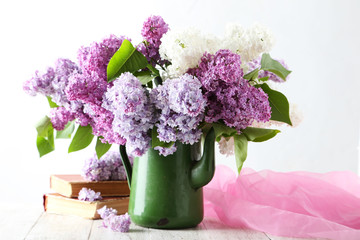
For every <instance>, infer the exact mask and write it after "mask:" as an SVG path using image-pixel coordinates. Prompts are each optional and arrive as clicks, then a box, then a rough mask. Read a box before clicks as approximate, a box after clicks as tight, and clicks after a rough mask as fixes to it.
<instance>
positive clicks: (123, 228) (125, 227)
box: [98, 206, 131, 232]
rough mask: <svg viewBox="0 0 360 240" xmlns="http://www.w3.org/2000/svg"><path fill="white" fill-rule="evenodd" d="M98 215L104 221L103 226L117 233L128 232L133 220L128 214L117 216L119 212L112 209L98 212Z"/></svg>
mask: <svg viewBox="0 0 360 240" xmlns="http://www.w3.org/2000/svg"><path fill="white" fill-rule="evenodd" d="M98 214H100V217H101V218H102V219H104V220H103V223H102V224H103V226H104V227H105V228H110V229H111V230H113V231H115V232H128V231H129V228H130V224H131V219H130V216H129V214H128V213H125V214H123V215H116V214H117V211H116V210H115V209H112V208H107V207H106V206H104V207H103V208H101V209H99V210H98Z"/></svg>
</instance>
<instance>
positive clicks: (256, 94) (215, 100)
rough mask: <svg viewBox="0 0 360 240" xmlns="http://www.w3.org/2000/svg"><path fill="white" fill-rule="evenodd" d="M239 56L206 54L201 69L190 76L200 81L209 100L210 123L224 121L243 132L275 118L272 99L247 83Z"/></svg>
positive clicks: (192, 70)
mask: <svg viewBox="0 0 360 240" xmlns="http://www.w3.org/2000/svg"><path fill="white" fill-rule="evenodd" d="M240 65H241V59H240V57H239V55H237V54H234V53H232V52H230V51H229V50H219V51H218V52H216V53H215V55H211V54H208V53H205V54H204V56H203V57H202V59H201V62H200V64H199V67H198V68H195V69H190V70H189V73H191V74H194V75H195V76H197V77H198V78H199V80H200V81H201V83H202V85H203V90H204V93H205V96H206V99H207V104H208V105H207V111H206V116H205V121H206V122H217V121H219V120H223V121H224V123H225V124H226V125H227V126H230V127H234V128H236V129H237V130H238V131H239V132H241V130H242V129H245V128H246V127H247V126H249V125H251V124H252V122H253V121H254V120H257V121H259V122H260V121H261V122H266V121H269V119H270V116H271V108H270V106H269V101H268V96H267V95H266V93H264V91H262V89H258V88H255V87H253V86H251V85H250V84H249V83H248V81H246V80H245V79H243V72H242V70H241V69H240Z"/></svg>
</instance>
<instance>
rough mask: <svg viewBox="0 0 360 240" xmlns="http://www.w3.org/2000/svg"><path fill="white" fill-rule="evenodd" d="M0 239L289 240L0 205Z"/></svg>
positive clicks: (207, 226)
mask: <svg viewBox="0 0 360 240" xmlns="http://www.w3.org/2000/svg"><path fill="white" fill-rule="evenodd" d="M0 211H1V218H0V239H1V240H12V239H16V240H18V239H19V240H20V239H26V240H42V239H49V240H72V239H74V240H98V239H101V240H108V239H111V240H113V239H133V240H137V239H141V240H142V239H164V240H167V239H171V240H177V239H184V240H192V239H194V240H201V239H214V240H220V239H241V240H262V239H264V240H285V239H287V240H290V239H299V238H284V237H276V236H271V235H269V234H265V233H262V232H257V231H253V230H249V229H232V228H229V227H227V226H225V225H223V224H221V223H219V222H217V221H216V220H212V219H204V221H203V222H202V223H201V224H200V225H199V226H197V227H196V228H191V229H184V230H158V229H148V228H143V227H139V226H137V225H135V224H131V226H130V231H129V232H128V233H120V232H113V231H111V230H109V229H106V228H103V227H102V225H101V223H102V220H88V219H83V218H80V217H76V216H62V215H56V214H49V213H45V212H43V209H42V207H41V206H27V205H20V206H19V205H16V206H15V205H9V204H7V205H4V204H2V205H0Z"/></svg>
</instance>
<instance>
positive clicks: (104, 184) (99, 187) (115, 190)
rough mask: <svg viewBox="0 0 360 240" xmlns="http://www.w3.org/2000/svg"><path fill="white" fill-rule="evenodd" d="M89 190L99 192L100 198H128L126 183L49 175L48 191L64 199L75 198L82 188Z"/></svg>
mask: <svg viewBox="0 0 360 240" xmlns="http://www.w3.org/2000/svg"><path fill="white" fill-rule="evenodd" d="M83 187H86V188H90V189H92V190H94V191H95V192H100V193H101V196H102V197H113V196H129V194H130V190H129V185H128V183H127V181H99V182H95V181H94V182H92V181H87V180H85V179H84V178H83V177H82V176H81V175H51V177H50V189H51V190H53V191H54V192H56V193H60V194H61V195H63V196H65V197H77V196H78V195H79V191H80V190H81V189H82V188H83Z"/></svg>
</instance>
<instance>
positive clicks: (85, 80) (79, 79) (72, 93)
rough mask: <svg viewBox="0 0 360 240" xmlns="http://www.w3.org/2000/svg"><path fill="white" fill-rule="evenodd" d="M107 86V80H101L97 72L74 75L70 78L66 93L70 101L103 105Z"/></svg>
mask: <svg viewBox="0 0 360 240" xmlns="http://www.w3.org/2000/svg"><path fill="white" fill-rule="evenodd" d="M107 85H108V83H107V81H106V79H103V78H101V77H100V76H99V75H98V74H97V73H96V72H90V73H84V74H74V75H72V76H71V77H70V79H69V84H68V85H67V87H66V90H65V92H66V95H67V98H68V99H69V100H77V101H81V102H82V103H94V104H97V105H101V100H102V96H103V94H104V92H105V91H106V88H107Z"/></svg>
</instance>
